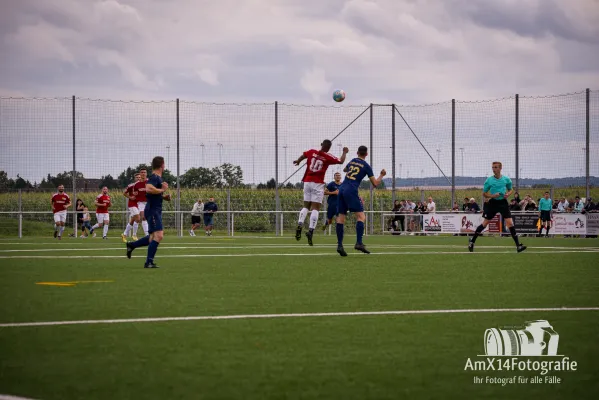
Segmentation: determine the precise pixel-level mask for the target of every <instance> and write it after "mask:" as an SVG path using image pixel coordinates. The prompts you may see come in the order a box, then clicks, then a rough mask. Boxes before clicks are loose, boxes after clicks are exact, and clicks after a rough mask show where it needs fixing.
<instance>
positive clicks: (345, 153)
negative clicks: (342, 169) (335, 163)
mask: <svg viewBox="0 0 599 400" xmlns="http://www.w3.org/2000/svg"><path fill="white" fill-rule="evenodd" d="M347 153H349V149H348V148H347V147H344V148H343V154H341V158H340V159H339V164H343V163H344V162H345V158H346V157H347Z"/></svg>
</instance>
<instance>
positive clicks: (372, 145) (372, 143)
mask: <svg viewBox="0 0 599 400" xmlns="http://www.w3.org/2000/svg"><path fill="white" fill-rule="evenodd" d="M373 114H374V110H373V107H372V103H370V166H371V167H372V168H374V156H373V155H372V153H373V151H374V149H373V147H374V139H373V137H374V135H373V131H374V115H373ZM373 194H374V186H372V183H370V211H374V198H373ZM372 217H373V218H374V215H373V216H372ZM369 225H370V234H371V235H372V234H374V224H373V223H372V222H371V223H370V224H369Z"/></svg>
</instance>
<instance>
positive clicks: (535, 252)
mask: <svg viewBox="0 0 599 400" xmlns="http://www.w3.org/2000/svg"><path fill="white" fill-rule="evenodd" d="M526 253H527V254H557V253H591V254H599V251H594V250H592V251H582V250H555V251H551V250H549V251H534V250H527V251H526ZM142 254H145V252H143V250H142ZM449 254H451V255H464V254H471V255H472V256H474V255H476V254H516V252H515V250H511V251H507V250H506V251H475V252H474V253H469V252H468V251H466V250H465V251H460V252H458V251H389V252H372V253H370V254H368V255H370V256H379V255H427V256H434V255H449ZM348 255H351V256H367V255H366V254H362V253H359V252H355V253H348ZM314 256H336V257H339V255H338V254H337V253H336V252H333V251H331V252H328V253H246V254H160V253H159V254H158V256H157V258H159V259H163V258H210V257H314ZM79 258H81V259H96V258H115V259H122V258H125V254H122V255H114V256H104V255H94V256H61V255H47V256H36V255H27V256H25V255H23V256H0V259H48V260H58V259H79ZM132 258H146V256H145V255H143V256H132Z"/></svg>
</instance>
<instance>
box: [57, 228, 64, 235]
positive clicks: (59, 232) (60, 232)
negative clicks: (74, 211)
mask: <svg viewBox="0 0 599 400" xmlns="http://www.w3.org/2000/svg"><path fill="white" fill-rule="evenodd" d="M63 232H64V226H61V227H60V229H58V236H62V233H63Z"/></svg>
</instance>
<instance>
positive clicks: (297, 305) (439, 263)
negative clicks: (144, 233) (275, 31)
mask: <svg viewBox="0 0 599 400" xmlns="http://www.w3.org/2000/svg"><path fill="white" fill-rule="evenodd" d="M466 240H467V239H466V238H465V237H453V236H451V237H442V236H435V237H416V236H408V237H404V236H402V237H389V236H386V237H382V236H375V237H366V238H365V243H366V244H367V245H368V246H369V248H370V250H371V251H372V252H373V254H370V255H365V254H361V253H359V254H358V253H356V252H355V251H354V250H353V248H352V247H353V246H350V243H353V241H354V237H353V235H348V236H347V237H346V240H345V242H346V249H347V250H348V252H349V253H350V256H349V257H346V258H341V257H339V256H338V255H337V254H336V252H335V240H334V238H333V237H331V236H326V237H325V236H321V235H319V236H318V237H315V246H314V247H309V246H307V244H306V242H305V240H302V241H301V242H296V241H295V239H294V238H290V237H285V238H272V237H270V238H269V237H243V238H227V237H216V236H215V237H210V238H207V237H195V238H191V237H186V238H173V237H167V238H166V239H165V241H164V242H163V243H162V244H161V245H160V248H159V251H158V256H157V259H156V262H157V264H158V265H160V266H161V268H160V269H157V270H148V269H143V267H142V266H143V262H144V258H145V249H139V250H136V251H135V252H134V257H133V258H132V259H131V260H128V259H127V258H125V256H124V254H125V251H124V245H123V243H122V242H121V241H120V240H117V239H114V238H111V239H110V240H108V241H103V240H101V239H86V240H82V239H69V238H65V239H64V240H62V241H61V242H58V241H55V240H52V239H45V238H29V239H23V240H19V239H13V238H5V239H2V240H0V395H13V396H22V397H26V398H34V399H229V398H236V399H282V398H288V399H308V398H310V399H312V398H314V399H398V398H418V399H420V398H426V399H428V398H434V399H447V398H464V399H466V398H467V399H482V398H493V399H507V398H510V399H520V398H521V399H525V398H526V399H529V398H543V399H557V398H572V399H582V398H593V399H594V398H596V395H597V393H599V380H598V379H597V377H598V376H599V343H598V341H597V337H598V332H599V269H598V266H599V241H598V240H597V239H559V238H551V239H545V238H524V239H523V242H524V243H525V244H526V245H528V246H529V249H528V250H527V251H526V252H524V253H521V254H517V253H516V251H515V247H514V245H513V242H512V240H511V239H510V238H491V237H483V238H480V239H479V240H478V242H477V248H476V251H475V253H473V254H470V253H468V251H467V249H466ZM39 283H46V284H39ZM48 283H49V284H48ZM522 308H527V309H530V308H536V309H548V308H558V309H560V310H536V311H534V310H529V311H524V310H511V311H507V310H497V309H522ZM561 308H595V309H594V310H562V309H561ZM483 309H486V310H484V311H483ZM489 309H491V310H495V311H491V310H489ZM417 310H431V312H425V313H414V312H413V311H417ZM432 310H454V311H451V312H436V313H435V312H432ZM455 310H462V312H455ZM468 310H469V311H468ZM379 311H404V312H406V313H404V314H363V315H360V314H358V315H355V314H354V315H351V314H341V315H331V314H330V313H356V312H379ZM315 313H319V314H318V315H303V316H300V315H297V314H315ZM283 314H285V315H283ZM256 315H262V316H263V317H262V318H249V317H250V316H256ZM207 316H237V317H236V318H222V319H217V318H213V319H208V318H204V319H193V318H191V319H189V320H172V319H169V318H176V317H207ZM149 318H164V320H158V321H155V320H154V321H152V320H148V319H149ZM122 319H129V320H127V321H122ZM131 319H133V320H135V321H131ZM537 319H545V320H548V321H549V322H550V323H551V324H552V325H553V328H554V329H555V331H556V332H557V333H558V334H559V352H558V354H560V355H564V356H567V357H569V359H570V360H574V361H576V362H577V364H578V366H577V370H576V371H559V372H553V371H552V372H549V373H548V374H547V375H548V376H557V377H559V378H560V379H561V383H559V384H551V383H538V384H531V383H526V384H518V383H508V384H506V385H505V386H502V385H501V384H492V383H474V378H475V377H483V379H486V378H485V377H487V376H489V377H513V376H526V377H529V378H531V377H533V376H542V375H540V373H539V372H527V371H523V372H521V371H511V370H510V371H505V370H504V371H470V370H465V365H466V361H467V360H468V358H471V359H473V360H474V361H476V360H484V359H485V358H481V357H477V355H480V354H484V345H483V334H484V332H485V330H486V329H487V328H497V327H500V326H504V325H521V324H523V323H524V322H525V321H529V320H537ZM106 320H112V322H111V323H109V322H108V321H106ZM59 321H75V322H79V323H76V324H75V323H67V324H62V325H59V324H48V325H38V326H31V325H27V323H34V322H59ZM86 321H87V322H86ZM92 322H93V323H92ZM19 323H21V324H25V325H14V324H19ZM11 324H13V325H11ZM538 358H539V357H530V359H533V360H534V359H538ZM520 359H523V360H527V359H529V357H521V358H520ZM558 359H561V357H558ZM542 377H543V379H544V376H542ZM0 397H1V396H0Z"/></svg>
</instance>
